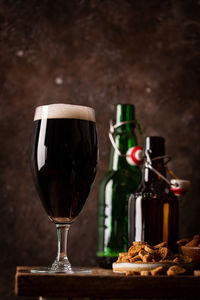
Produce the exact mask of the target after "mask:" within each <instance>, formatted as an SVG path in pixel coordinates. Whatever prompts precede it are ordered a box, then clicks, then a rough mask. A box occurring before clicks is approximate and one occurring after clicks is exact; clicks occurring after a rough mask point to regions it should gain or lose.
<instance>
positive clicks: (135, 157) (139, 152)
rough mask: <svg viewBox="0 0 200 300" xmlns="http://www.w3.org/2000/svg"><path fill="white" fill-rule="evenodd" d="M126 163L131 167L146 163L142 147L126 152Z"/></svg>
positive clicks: (132, 148)
mask: <svg viewBox="0 0 200 300" xmlns="http://www.w3.org/2000/svg"><path fill="white" fill-rule="evenodd" d="M126 161H127V163H128V164H129V165H131V166H139V165H141V164H142V163H143V161H144V151H143V148H142V147H139V146H136V147H131V148H129V149H128V151H127V152H126Z"/></svg>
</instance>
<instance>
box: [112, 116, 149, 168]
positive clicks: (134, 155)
mask: <svg viewBox="0 0 200 300" xmlns="http://www.w3.org/2000/svg"><path fill="white" fill-rule="evenodd" d="M131 123H135V124H136V127H137V129H138V131H139V133H140V134H141V132H142V131H141V126H140V124H139V122H138V121H123V122H119V123H116V124H113V121H112V120H110V130H109V133H108V136H109V138H110V141H111V144H112V146H113V148H114V149H115V151H116V152H117V154H118V155H119V156H121V157H126V160H127V163H128V164H130V165H132V166H138V165H141V164H142V163H143V161H144V151H143V148H142V147H139V146H135V147H131V148H129V149H128V151H127V152H126V153H121V151H120V150H119V149H118V147H117V145H116V143H115V140H114V137H113V134H114V133H115V130H116V129H117V128H118V127H120V126H122V125H125V124H131Z"/></svg>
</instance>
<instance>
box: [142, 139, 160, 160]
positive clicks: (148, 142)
mask: <svg viewBox="0 0 200 300" xmlns="http://www.w3.org/2000/svg"><path fill="white" fill-rule="evenodd" d="M144 148H145V150H149V155H150V157H151V158H154V157H157V156H163V155H165V139H164V138H163V137H161V136H147V137H146V138H145V145H144Z"/></svg>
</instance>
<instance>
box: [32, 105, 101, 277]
mask: <svg viewBox="0 0 200 300" xmlns="http://www.w3.org/2000/svg"><path fill="white" fill-rule="evenodd" d="M33 127H34V128H33V138H32V148H31V149H32V152H31V168H32V171H33V178H34V182H35V185H36V188H37V192H38V194H39V196H40V199H41V202H42V204H43V206H44V208H45V211H46V213H47V215H48V217H49V219H50V220H51V221H52V222H54V223H55V224H56V227H57V235H58V253H57V257H56V259H55V261H54V263H53V264H52V266H51V267H50V268H35V269H33V270H32V272H35V273H38V272H39V273H41V272H47V273H58V272H64V273H79V272H87V270H85V269H78V268H73V267H72V266H71V264H70V262H69V260H68V257H67V235H68V231H69V228H70V224H71V223H72V222H73V221H74V220H75V219H76V217H77V216H78V215H79V213H80V211H81V210H82V208H83V206H84V204H85V201H86V199H87V197H88V195H89V192H90V188H91V185H92V183H93V181H94V178H95V175H96V168H97V134H96V122H95V113H94V110H93V109H92V108H90V107H86V106H79V105H70V104H60V103H57V104H50V105H44V106H39V107H37V108H36V110H35V116H34V123H33Z"/></svg>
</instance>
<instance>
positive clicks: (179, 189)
mask: <svg viewBox="0 0 200 300" xmlns="http://www.w3.org/2000/svg"><path fill="white" fill-rule="evenodd" d="M170 183H171V188H170V190H171V191H172V192H174V194H175V195H176V196H181V195H185V193H187V192H189V188H190V181H189V180H183V179H171V181H170Z"/></svg>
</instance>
